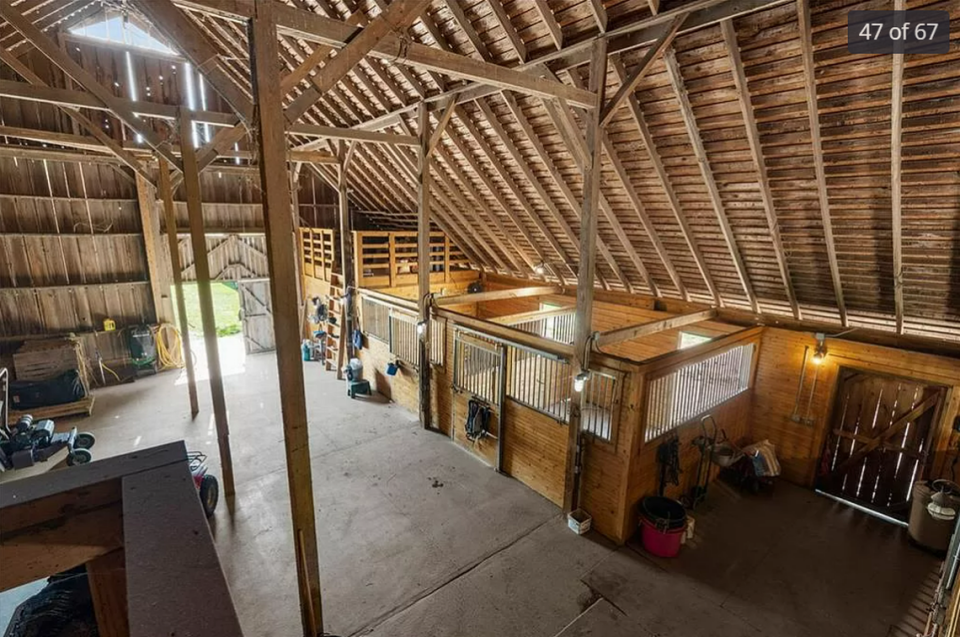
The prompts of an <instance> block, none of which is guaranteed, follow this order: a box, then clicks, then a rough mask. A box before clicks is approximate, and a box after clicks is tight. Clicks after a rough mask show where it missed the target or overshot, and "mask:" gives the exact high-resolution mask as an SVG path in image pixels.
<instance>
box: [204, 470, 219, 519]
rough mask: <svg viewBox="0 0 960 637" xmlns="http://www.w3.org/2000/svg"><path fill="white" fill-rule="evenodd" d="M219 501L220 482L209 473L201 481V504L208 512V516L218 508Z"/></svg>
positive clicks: (205, 511)
mask: <svg viewBox="0 0 960 637" xmlns="http://www.w3.org/2000/svg"><path fill="white" fill-rule="evenodd" d="M219 501H220V483H219V482H218V481H217V479H216V478H215V477H214V476H212V475H210V474H209V473H208V474H207V475H205V476H203V479H202V480H201V481H200V504H201V505H203V512H204V513H206V514H207V517H208V518H209V517H211V516H212V515H213V512H214V511H216V510H217V502H219Z"/></svg>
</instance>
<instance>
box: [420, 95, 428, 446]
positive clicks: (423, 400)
mask: <svg viewBox="0 0 960 637" xmlns="http://www.w3.org/2000/svg"><path fill="white" fill-rule="evenodd" d="M419 121H420V147H419V153H418V155H419V157H418V158H419V160H420V161H419V168H420V180H419V184H418V189H417V290H418V295H417V298H418V303H417V308H418V310H419V311H418V312H417V322H418V324H419V325H423V328H424V329H423V333H422V334H420V358H419V363H420V391H419V406H420V424H421V425H423V428H424V429H430V428H431V424H430V416H431V414H430V116H429V114H428V112H427V105H426V103H423V102H421V103H420V114H419Z"/></svg>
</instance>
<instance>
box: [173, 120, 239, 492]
mask: <svg viewBox="0 0 960 637" xmlns="http://www.w3.org/2000/svg"><path fill="white" fill-rule="evenodd" d="M192 129H193V126H192V122H191V120H190V114H189V111H186V110H184V111H182V114H181V117H180V147H181V152H182V153H183V171H182V174H183V186H184V190H185V192H186V199H187V214H188V216H189V219H190V245H191V246H192V247H193V266H194V269H195V271H196V274H197V296H198V297H199V298H200V319H201V322H202V323H203V344H204V348H205V349H206V352H207V369H208V370H209V376H210V399H211V402H212V403H213V418H214V422H215V423H216V427H217V445H218V448H219V450H220V465H221V473H222V474H223V475H222V476H221V477H222V478H223V491H224V494H225V495H227V496H228V497H232V496H233V495H234V493H235V486H234V479H233V454H232V453H231V452H230V424H229V423H228V421H227V401H226V398H225V396H224V393H223V372H222V371H221V369H220V348H219V346H218V344H217V321H216V317H215V315H214V311H213V292H212V290H211V286H210V263H209V262H208V260H207V240H206V236H205V235H204V227H203V203H202V198H201V194H200V171H199V169H198V167H197V156H196V154H195V153H194V151H193V143H192V138H193V130H192Z"/></svg>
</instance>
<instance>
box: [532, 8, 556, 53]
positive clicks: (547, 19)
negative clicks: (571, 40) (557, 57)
mask: <svg viewBox="0 0 960 637" xmlns="http://www.w3.org/2000/svg"><path fill="white" fill-rule="evenodd" d="M533 4H534V6H535V7H536V9H537V15H539V16H540V20H541V21H542V22H543V25H544V26H545V27H547V31H548V32H549V33H550V39H551V40H552V41H553V46H555V47H557V50H558V51H559V50H560V49H562V48H563V29H561V28H560V23H559V22H557V16H555V15H554V14H553V9H551V8H550V5H549V4H547V0H534V3H533Z"/></svg>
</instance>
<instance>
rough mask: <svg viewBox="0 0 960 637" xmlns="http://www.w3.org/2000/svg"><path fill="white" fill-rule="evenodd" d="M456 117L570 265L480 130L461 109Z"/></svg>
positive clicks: (537, 225)
mask: <svg viewBox="0 0 960 637" xmlns="http://www.w3.org/2000/svg"><path fill="white" fill-rule="evenodd" d="M457 117H458V119H459V120H460V122H461V123H462V124H463V125H464V127H465V128H466V129H467V131H468V132H469V133H470V135H471V136H472V137H473V138H474V140H475V141H476V142H477V146H478V147H479V149H480V152H481V153H482V154H483V155H484V156H485V157H486V158H487V159H488V160H489V162H490V165H491V166H492V167H493V170H494V171H495V172H496V173H497V174H498V175H499V176H500V179H502V180H503V182H504V184H505V185H506V186H507V189H508V190H510V192H511V193H513V196H514V197H516V199H517V201H519V202H520V206H521V207H522V208H523V210H524V212H526V214H527V217H528V218H529V219H530V220H531V221H533V223H534V225H535V226H536V227H537V229H538V230H539V231H540V233H541V234H542V235H543V237H544V238H545V239H546V240H547V242H548V243H549V244H550V245H551V246H552V247H553V249H554V250H555V251H556V253H557V256H558V257H559V258H560V262H562V263H570V262H573V261H575V260H576V259H574V258H571V256H570V255H569V254H568V253H567V251H566V250H565V249H564V247H563V246H562V245H561V244H560V242H559V241H558V240H557V237H556V236H554V234H553V232H552V231H551V230H550V228H549V227H548V226H547V224H546V223H544V221H543V219H541V218H540V214H539V213H538V212H537V211H536V209H534V207H533V206H532V205H531V204H530V202H529V201H528V200H527V197H526V195H525V194H524V193H523V191H522V190H521V188H520V185H519V184H517V182H516V181H514V178H513V176H512V175H511V174H510V173H509V171H507V169H506V168H505V167H504V166H503V165H502V162H501V161H500V160H499V158H498V157H497V155H496V153H495V152H494V151H493V149H492V148H490V145H489V144H488V143H487V140H486V138H485V137H484V136H483V134H482V133H481V132H480V130H479V129H478V128H477V127H476V125H475V124H474V123H473V120H472V119H470V116H469V114H468V113H467V112H466V111H465V110H463V109H462V108H458V109H457ZM455 143H456V140H455ZM504 143H506V142H504ZM458 147H459V144H458ZM461 152H462V153H464V155H466V153H467V152H468V151H466V150H464V149H462V148H461ZM471 165H472V162H471ZM521 165H524V164H521ZM474 170H477V168H474Z"/></svg>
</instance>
